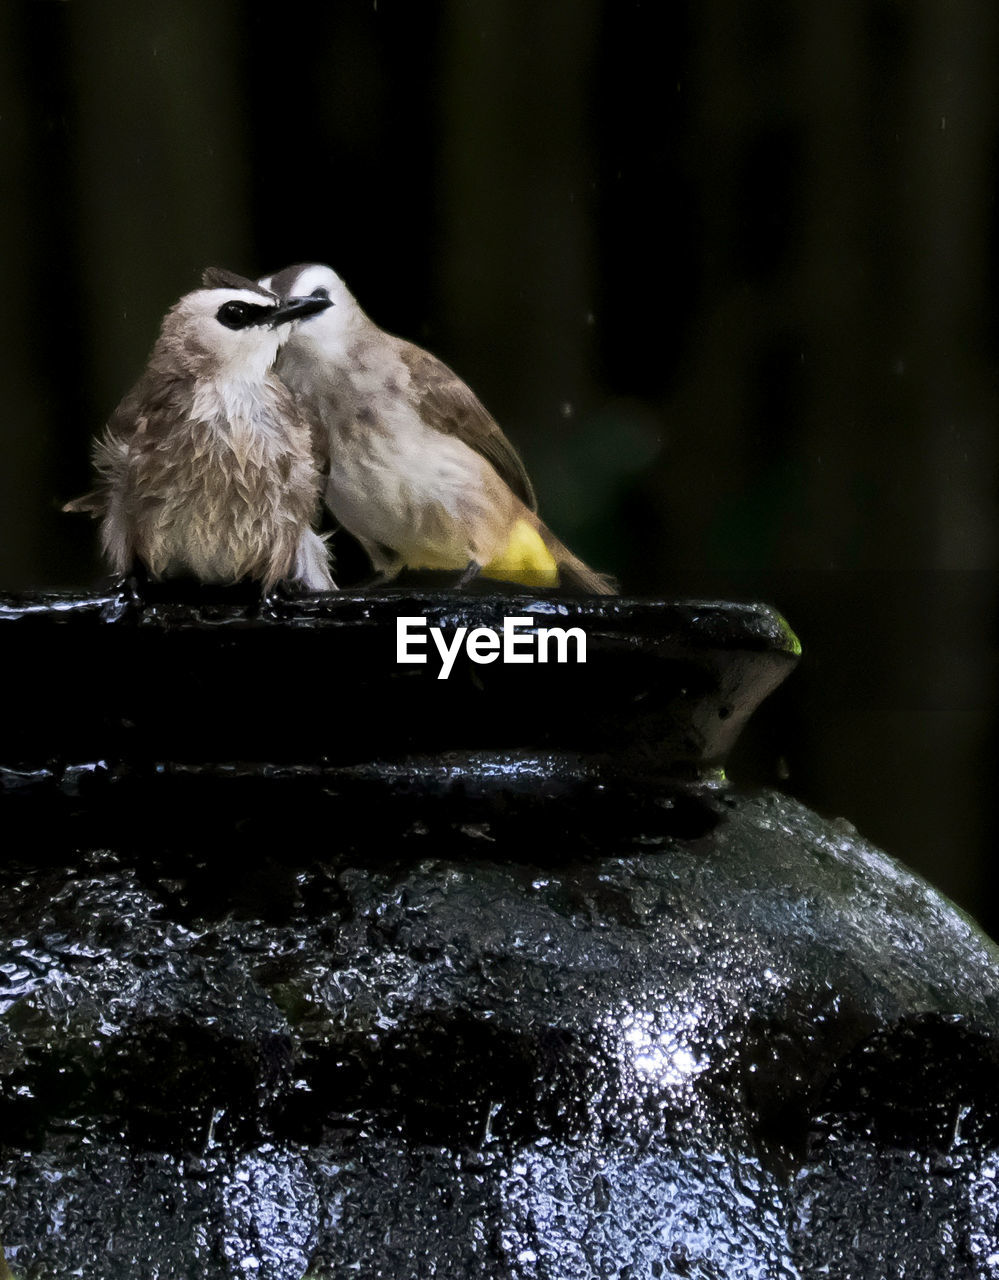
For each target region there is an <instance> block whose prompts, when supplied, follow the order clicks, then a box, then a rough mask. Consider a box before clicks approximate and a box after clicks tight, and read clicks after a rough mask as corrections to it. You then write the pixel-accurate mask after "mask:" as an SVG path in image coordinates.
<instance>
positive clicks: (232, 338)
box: [64, 268, 335, 591]
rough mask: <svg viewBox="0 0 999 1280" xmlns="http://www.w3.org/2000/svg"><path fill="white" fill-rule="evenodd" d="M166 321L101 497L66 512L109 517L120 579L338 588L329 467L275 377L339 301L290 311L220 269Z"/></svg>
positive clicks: (128, 400)
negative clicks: (325, 475)
mask: <svg viewBox="0 0 999 1280" xmlns="http://www.w3.org/2000/svg"><path fill="white" fill-rule="evenodd" d="M203 282H204V285H205V286H206V287H204V288H201V289H196V290H195V291H194V292H193V293H189V294H187V295H185V296H184V297H183V298H181V299H180V301H179V302H178V303H177V304H176V305H175V306H173V307H172V308H171V309H170V310H169V311H168V312H167V314H166V317H165V318H164V320H163V325H162V328H161V329H160V334H159V337H158V338H157V340H156V344H155V346H154V347H153V350H152V353H151V355H150V357H149V360H148V363H147V365H146V368H145V371H144V372H143V374H142V376H141V377H140V379H139V381H138V382H137V383H136V385H135V386H134V387H133V388H132V390H131V391H130V392H129V393H128V395H127V396H125V398H124V400H122V402H121V404H119V405H118V408H117V409H116V410H115V412H114V414H113V415H112V417H111V420H110V421H109V422H108V424H107V427H106V429H105V431H104V434H103V436H102V437H101V438H100V439H99V440H98V441H96V443H95V445H94V463H95V467H96V470H97V473H98V476H99V482H98V485H97V488H96V489H95V490H94V492H93V493H89V494H87V495H86V496H85V497H82V498H77V499H76V500H75V501H73V502H70V503H67V505H66V506H65V507H64V510H66V511H89V512H91V513H93V514H95V515H99V516H100V517H101V542H102V545H103V548H104V552H105V554H106V556H107V558H108V560H109V561H110V563H111V566H112V568H113V569H114V570H115V572H116V573H120V574H127V573H130V572H131V571H132V570H133V568H134V567H135V566H136V562H138V563H139V564H141V565H143V566H144V567H145V569H146V570H147V571H148V573H149V575H150V577H152V578H153V579H154V580H158V579H161V578H172V577H185V576H193V577H195V578H197V579H198V580H199V581H201V582H206V583H225V584H229V583H235V582H238V581H240V580H241V579H251V580H254V581H257V582H260V584H261V585H262V587H263V589H264V590H265V591H267V590H270V588H272V587H273V586H275V585H276V584H277V583H278V582H280V581H287V582H291V583H297V584H300V585H301V586H303V587H306V588H308V589H310V590H313V591H323V590H333V589H335V584H334V582H333V579H332V578H331V576H330V570H329V564H328V555H327V550H326V545H325V542H324V540H323V539H322V538H321V537H320V536H319V534H318V533H316V531H315V530H314V528H313V527H312V526H313V522H314V521H315V519H316V517H317V515H318V503H319V492H320V488H321V480H320V463H319V459H318V458H317V457H316V455H315V453H314V450H313V443H312V437H311V433H310V429H309V426H308V423H307V421H306V419H305V418H304V416H303V414H302V412H301V409H300V407H299V405H298V403H297V401H296V399H295V396H294V394H293V393H292V392H291V391H290V390H289V389H288V387H287V386H286V385H285V383H284V382H282V381H281V379H280V378H279V377H277V375H276V374H275V372H274V362H275V360H276V358H277V354H278V351H279V349H280V347H281V344H282V342H284V341H286V339H287V337H288V335H289V333H290V331H291V322H292V321H294V320H300V319H302V318H303V317H305V316H311V315H316V314H318V313H319V312H320V311H324V310H325V309H326V308H327V307H328V306H329V305H330V303H329V301H328V300H327V299H324V298H305V299H296V300H294V301H291V302H288V303H285V304H281V303H279V301H278V299H277V298H276V297H275V296H274V295H273V294H271V293H268V292H267V291H265V290H263V289H260V288H259V287H258V286H257V285H255V284H254V283H253V282H252V281H250V280H245V279H243V277H242V276H236V275H233V274H232V273H230V272H226V271H221V270H218V269H215V268H212V269H210V270H209V271H207V272H205V275H204V278H203Z"/></svg>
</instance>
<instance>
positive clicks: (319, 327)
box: [257, 262, 367, 346]
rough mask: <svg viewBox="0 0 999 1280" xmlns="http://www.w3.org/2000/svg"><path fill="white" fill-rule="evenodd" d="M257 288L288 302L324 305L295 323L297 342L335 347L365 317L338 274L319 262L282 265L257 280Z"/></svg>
mask: <svg viewBox="0 0 999 1280" xmlns="http://www.w3.org/2000/svg"><path fill="white" fill-rule="evenodd" d="M257 287H258V288H260V289H266V290H269V291H270V292H272V293H275V294H276V295H277V296H278V297H279V298H280V299H281V300H282V301H283V302H284V303H286V304H287V305H292V304H294V303H296V302H300V303H305V302H308V301H309V300H310V299H311V300H313V301H315V302H319V303H324V304H325V308H326V309H325V310H323V311H322V312H321V313H318V314H315V316H314V318H310V319H308V323H306V324H301V325H296V326H295V334H294V336H295V341H296V342H297V343H302V342H308V341H310V340H311V341H312V342H315V343H317V344H319V345H321V346H335V345H336V344H337V343H338V342H339V341H340V340H342V338H343V337H344V335H346V334H348V333H350V332H351V331H352V330H354V329H356V328H357V326H358V325H359V324H363V323H365V322H366V319H367V317H366V316H365V315H364V312H363V311H362V310H361V308H360V307H359V306H358V305H357V303H356V302H355V300H354V297H353V295H352V294H351V293H350V291H349V289H348V288H347V286H346V285H345V284H344V282H343V281H342V280H341V279H340V277H339V276H338V275H337V273H336V272H335V271H334V270H333V269H332V267H326V266H323V265H322V263H318V262H308V263H304V264H300V265H299V266H295V267H285V268H284V270H283V271H277V272H275V274H274V275H271V276H264V277H263V278H262V279H260V280H258V281H257ZM299 318H302V319H304V318H305V317H304V316H302V317H299Z"/></svg>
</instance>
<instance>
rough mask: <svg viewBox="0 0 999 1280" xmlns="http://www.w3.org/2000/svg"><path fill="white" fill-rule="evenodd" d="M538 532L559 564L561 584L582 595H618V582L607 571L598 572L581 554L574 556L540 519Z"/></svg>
mask: <svg viewBox="0 0 999 1280" xmlns="http://www.w3.org/2000/svg"><path fill="white" fill-rule="evenodd" d="M538 532H539V533H540V534H541V537H542V540H543V541H544V544H545V546H546V547H547V548H548V550H549V552H550V553H551V555H552V558H553V559H554V561H555V563H556V564H557V565H558V576H559V584H560V585H561V586H563V587H567V588H568V589H569V590H571V591H578V592H579V593H580V594H581V595H594V596H616V595H617V594H618V585H617V582H616V581H615V580H614V579H613V578H612V577H610V575H609V574H606V573H597V571H596V570H595V569H591V568H590V566H589V565H587V564H584V563H583V562H582V560H580V558H579V556H574V555H573V554H572V552H571V551H570V550H569V548H568V547H567V546H566V545H565V543H564V542H560V541H559V539H558V538H556V537H555V535H554V533H552V531H551V529H549V528H548V526H547V525H546V524H544V523H543V522H542V521H540V520H539V521H538Z"/></svg>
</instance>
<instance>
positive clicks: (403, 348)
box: [398, 338, 538, 511]
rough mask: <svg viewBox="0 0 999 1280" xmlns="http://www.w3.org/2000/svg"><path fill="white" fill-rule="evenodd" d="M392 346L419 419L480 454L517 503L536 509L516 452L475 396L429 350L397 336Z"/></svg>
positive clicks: (530, 485) (535, 503) (531, 491)
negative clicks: (406, 375)
mask: <svg viewBox="0 0 999 1280" xmlns="http://www.w3.org/2000/svg"><path fill="white" fill-rule="evenodd" d="M398 343H399V347H398V351H399V357H400V359H401V360H402V362H403V364H405V366H406V367H407V369H408V370H409V373H410V384H409V397H410V400H411V402H412V404H413V406H414V408H415V409H416V410H417V412H418V413H419V414H420V416H421V418H422V419H423V421H424V422H426V423H427V425H428V426H431V427H433V428H434V429H435V430H437V431H441V432H443V433H444V435H448V436H456V437H457V438H458V439H459V440H461V441H462V442H463V443H464V444H467V445H468V446H469V448H471V449H474V450H475V451H476V452H477V453H480V454H481V455H482V456H483V457H484V458H485V459H486V461H487V462H489V463H491V464H492V465H493V466H494V467H495V468H496V470H497V472H498V473H499V475H500V477H501V478H502V479H503V480H504V481H505V482H506V484H508V485H509V486H510V488H511V489H512V490H513V492H514V493H515V494H516V495H517V497H518V498H519V499H520V500H521V502H523V503H524V505H525V506H527V507H529V508H530V510H531V511H537V509H538V500H537V498H536V497H535V494H534V486H533V485H532V484H531V480H530V477H529V476H528V474H527V471H526V470H525V468H524V464H523V462H522V461H521V460H520V454H519V453H518V452H517V450H516V449H515V448H514V447H513V445H512V444H511V443H510V441H509V440H508V439H507V438H506V436H505V435H504V434H503V431H502V428H501V427H500V426H499V424H498V423H497V422H496V420H495V419H494V418H493V417H492V415H491V414H490V413H489V411H488V410H487V409H486V408H485V406H484V405H483V404H482V402H481V401H480V400H479V398H478V396H476V394H475V392H474V391H472V389H471V388H470V387H468V386H466V384H465V383H464V382H462V380H461V379H460V378H459V377H458V375H457V374H456V373H454V372H453V370H451V369H449V368H448V367H447V365H446V364H445V363H444V362H443V360H438V359H437V357H436V356H434V355H431V354H430V352H429V351H424V350H423V349H422V347H417V346H414V344H413V343H411V342H404V341H403V340H402V339H401V338H400V339H398Z"/></svg>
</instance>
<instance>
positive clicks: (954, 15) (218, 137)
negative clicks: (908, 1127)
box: [0, 0, 999, 934]
mask: <svg viewBox="0 0 999 1280" xmlns="http://www.w3.org/2000/svg"><path fill="white" fill-rule="evenodd" d="M997 54H999V9H997V8H996V6H994V5H989V4H981V3H973V2H972V0H862V2H858V3H856V4H847V5H831V4H820V3H812V4H807V5H802V4H800V3H798V0H687V2H686V3H683V2H677V0H669V2H667V0H658V2H654V0H645V2H644V3H639V2H636V0H567V2H562V0H545V2H542V3H538V2H537V0H449V2H446V3H440V4H425V3H422V2H421V0H366V2H365V3H355V2H353V0H348V2H341V3H336V2H333V0H331V2H330V3H326V4H323V5H307V4H301V3H296V2H295V0H284V2H283V3H275V2H274V0H270V2H269V3H267V4H252V3H233V2H225V0H216V2H214V3H211V4H206V3H204V0H178V2H176V3H164V4H156V5H142V4H134V3H130V2H128V0H86V3H84V2H83V0H69V2H68V3H66V2H59V0H10V2H9V3H6V4H4V5H2V6H0V95H2V96H0V164H2V169H0V173H2V180H3V192H4V196H3V201H2V204H0V232H2V235H0V245H2V255H3V258H2V263H0V267H2V282H3V295H2V296H3V304H2V306H0V380H2V387H3V393H4V404H5V411H4V415H3V422H2V427H0V430H2V439H3V446H4V465H3V467H2V469H0V520H2V528H0V589H10V590H18V589H24V588H28V587H31V588H42V587H48V586H53V587H54V586H78V585H92V584H94V583H96V582H98V581H100V579H101V567H100V564H99V562H98V560H97V557H96V538H95V530H94V528H93V526H92V525H90V524H89V523H88V522H86V521H84V520H82V519H81V518H79V517H77V518H73V517H69V516H64V515H62V514H60V512H59V506H60V504H61V503H62V502H63V501H64V500H65V499H67V498H68V497H71V496H74V495H75V494H77V493H79V492H80V491H82V490H83V489H84V488H85V487H86V486H87V483H88V471H89V462H88V442H89V439H90V437H91V436H92V434H93V433H94V432H95V431H96V430H97V429H99V427H100V426H101V424H102V422H103V420H104V419H105V418H106V416H107V414H108V413H109V411H110V410H111V408H112V407H113V406H114V405H115V403H116V402H117V400H118V399H119V398H120V396H121V395H122V394H123V393H124V391H125V390H126V389H127V387H128V386H129V384H130V382H131V381H132V380H133V379H134V377H135V376H136V375H137V373H138V372H139V370H140V368H141V366H142V363H143V361H144V358H145V355H146V353H147V351H148V349H149V347H150V346H151V344H152V341H153V339H154V337H155V333H156V329H157V326H158V322H159V319H160V317H161V315H162V313H163V312H164V311H165V309H166V308H167V307H168V306H169V305H170V304H171V303H172V302H173V301H174V300H175V299H176V298H177V297H178V296H179V295H180V294H182V293H184V292H187V291H188V290H189V289H190V288H192V287H194V286H195V285H196V283H197V280H198V276H199V273H200V270H201V268H202V267H204V266H205V265H208V264H219V265H225V266H228V267H230V268H232V269H234V270H239V271H243V272H246V273H248V274H250V275H258V274H261V273H263V272H265V271H267V272H269V271H273V270H275V269H277V268H280V267H282V266H285V265H287V264H289V263H292V262H296V261H310V260H318V261H325V262H329V263H330V264H331V265H333V266H334V267H335V268H336V269H337V270H338V271H339V272H340V273H341V274H342V275H343V276H344V278H345V279H346V280H347V282H348V284H349V285H350V286H351V288H352V289H353V290H354V292H355V293H356V294H357V296H358V298H359V299H360V301H361V303H362V305H363V306H364V307H365V309H366V310H368V311H369V313H370V314H371V315H372V317H373V318H374V319H375V320H377V321H378V322H379V323H380V324H382V325H383V326H384V327H385V328H388V329H390V330H392V331H394V332H398V333H401V334H403V335H404V336H407V337H410V338H413V339H415V340H417V341H419V342H421V343H423V344H424V345H426V346H428V347H430V348H431V349H432V350H434V351H435V352H437V353H438V354H439V355H441V356H442V357H443V358H444V359H445V360H446V361H447V362H448V363H450V364H451V365H452V366H453V367H454V368H455V369H456V370H458V371H459V372H460V373H461V374H462V375H463V376H464V377H465V378H466V380H467V381H468V382H469V383H470V384H471V385H472V386H473V387H475V388H476V390H477V391H478V392H479V394H480V396H481V397H482V398H483V400H484V401H485V403H486V404H487V405H488V406H489V407H490V408H491V409H492V411H493V412H494V413H495V414H496V416H497V417H498V419H499V420H500V421H501V422H502V423H503V424H504V426H505V428H506V429H507V431H508V432H509V434H510V436H511V437H512V438H513V440H514V442H515V443H516V444H517V445H518V446H519V448H520V449H521V450H522V452H523V455H524V457H525V459H526V462H527V465H528V468H529V470H530V472H531V473H532V475H533V477H534V479H535V482H536V487H537V489H538V493H539V495H540V499H541V509H542V512H543V514H544V515H545V516H546V518H547V519H548V521H549V523H551V524H552V525H553V527H554V528H555V529H556V530H557V532H558V533H559V534H560V535H561V536H562V537H563V538H564V539H565V540H566V541H567V542H569V543H570V544H571V545H572V546H573V547H574V548H575V549H576V550H578V551H579V552H580V554H582V555H584V556H585V557H586V558H587V559H588V560H590V561H591V562H592V563H593V564H594V565H595V566H596V567H598V568H601V569H605V570H609V571H612V572H614V573H616V574H617V575H618V576H619V578H620V580H621V582H622V584H623V586H624V589H625V590H626V591H627V592H628V593H633V594H652V595H677V594H685V595H695V596H707V597H731V598H736V599H749V598H762V599H766V600H768V601H770V602H772V603H773V604H775V605H776V606H777V607H778V608H780V609H781V610H782V611H783V612H784V613H785V614H786V615H787V617H788V618H789V620H790V621H791V623H792V625H793V626H794V627H795V629H796V630H797V631H798V633H799V635H800V636H801V638H802V640H803V643H804V646H805V658H804V661H803V663H802V666H801V667H800V669H799V671H798V672H797V674H796V675H795V676H794V677H792V679H791V681H790V682H789V684H788V685H786V686H785V688H784V689H783V690H782V691H781V692H780V693H779V694H778V695H776V696H775V698H774V699H772V700H771V702H770V703H769V704H768V705H767V706H766V707H765V708H764V709H763V711H761V712H760V713H759V716H758V718H757V721H756V723H755V724H754V726H753V728H752V730H751V732H750V734H749V735H748V737H747V739H746V740H745V741H744V743H743V746H742V748H741V750H740V752H739V755H738V757H737V759H736V760H735V762H734V764H733V775H734V776H735V778H736V780H737V781H741V782H744V783H746V784H754V783H757V782H761V781H771V780H774V779H777V778H778V777H781V778H783V779H784V781H783V783H782V785H784V786H786V788H787V789H788V790H790V791H791V792H792V793H793V794H795V795H797V796H799V797H800V798H802V799H804V800H805V801H807V802H808V803H809V804H811V805H812V806H813V807H815V808H817V809H819V810H820V811H821V812H823V813H825V814H843V815H846V816H848V817H849V818H850V819H851V820H852V821H853V822H854V823H855V824H856V825H857V826H858V827H859V828H860V830H861V831H862V832H863V833H864V834H865V835H867V836H869V837H870V838H872V839H873V840H875V841H876V842H878V843H880V844H881V845H882V846H883V847H885V848H886V849H888V850H889V851H890V852H892V853H894V854H896V855H898V856H900V857H902V858H903V859H904V860H905V861H907V862H908V863H909V864H910V865H912V866H914V867H915V868H917V869H918V870H920V871H921V872H923V873H924V874H926V875H928V876H929V877H930V878H931V879H932V880H934V881H935V882H936V883H937V884H939V885H940V886H941V887H942V888H943V889H945V890H946V891H947V892H948V893H950V894H951V895H952V896H953V897H954V898H956V900H957V901H958V902H959V903H961V904H962V905H964V906H966V907H967V908H969V909H970V910H971V911H973V912H974V913H975V914H976V915H977V916H978V917H979V918H980V919H981V920H982V921H983V922H984V923H985V925H986V926H987V927H988V928H989V929H990V930H991V931H992V932H993V933H994V934H995V933H999V900H997V894H996V877H995V873H994V871H993V864H992V845H993V840H992V807H993V802H992V786H993V778H994V775H995V770H996V756H997V738H996V719H997V718H996V705H995V690H996V681H995V654H996V616H995V605H994V602H995V598H996V585H997V576H996V563H997V533H999V529H997V512H996V475H995V472H996V455H997V443H996V426H995V423H996V410H997V395H996V377H995V375H996V340H997V319H999V317H997V303H996V286H997V283H999V279H997V277H999V261H997V254H996V245H997V239H996V222H997V214H996V208H995V196H996V187H997V144H999V74H997V72H999V59H997ZM343 557H344V563H345V564H348V563H349V562H350V556H349V551H347V550H346V549H345V550H344V552H343ZM86 675H87V673H86V672H85V671H81V673H80V678H81V679H86ZM9 678H11V676H10V674H9V673H8V679H9ZM14 678H16V677H14ZM345 678H346V679H348V680H349V673H346V674H345ZM537 711H538V709H532V711H531V714H536V713H537Z"/></svg>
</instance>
